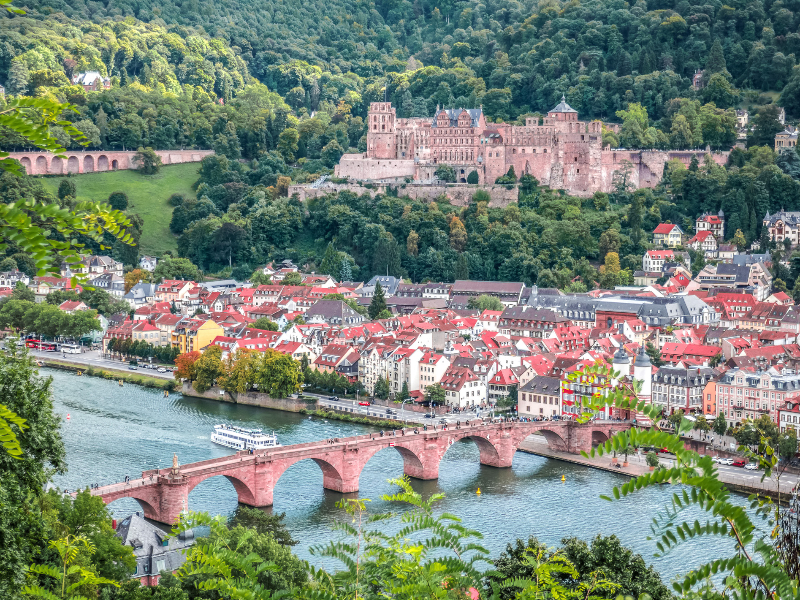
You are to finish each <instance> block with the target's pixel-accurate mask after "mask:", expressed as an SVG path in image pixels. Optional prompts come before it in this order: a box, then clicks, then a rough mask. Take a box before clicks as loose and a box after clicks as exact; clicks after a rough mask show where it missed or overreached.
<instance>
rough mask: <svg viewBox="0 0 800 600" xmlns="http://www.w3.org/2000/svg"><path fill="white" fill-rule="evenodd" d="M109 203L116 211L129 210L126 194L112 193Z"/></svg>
mask: <svg viewBox="0 0 800 600" xmlns="http://www.w3.org/2000/svg"><path fill="white" fill-rule="evenodd" d="M108 203H109V204H110V205H111V208H113V209H114V210H125V209H127V208H128V194H126V193H125V192H111V195H110V196H109V197H108Z"/></svg>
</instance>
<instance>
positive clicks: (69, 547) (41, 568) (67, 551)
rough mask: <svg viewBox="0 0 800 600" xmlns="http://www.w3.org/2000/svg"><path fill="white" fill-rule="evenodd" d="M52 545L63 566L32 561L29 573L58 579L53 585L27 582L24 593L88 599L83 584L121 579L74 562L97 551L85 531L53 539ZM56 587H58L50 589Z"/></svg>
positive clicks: (66, 599)
mask: <svg viewBox="0 0 800 600" xmlns="http://www.w3.org/2000/svg"><path fill="white" fill-rule="evenodd" d="M49 545H50V548H51V549H52V550H55V551H56V552H57V553H58V556H59V558H60V562H61V564H60V567H61V568H60V569H57V568H56V567H53V566H51V565H31V566H30V567H28V576H29V578H31V579H34V578H35V577H36V576H37V575H38V576H43V577H46V578H50V579H53V580H55V585H54V586H48V588H51V589H48V588H45V587H42V586H41V585H39V584H38V583H33V584H31V585H27V586H25V588H24V589H23V590H22V593H23V595H25V596H30V597H32V598H42V599H43V600H88V598H87V597H86V596H83V595H81V594H79V593H78V591H79V590H80V589H81V588H85V587H89V586H98V585H113V586H115V587H119V583H117V582H116V581H113V580H111V579H106V578H105V577H99V576H98V575H97V574H96V573H94V572H93V571H90V570H88V569H85V568H83V567H82V566H80V565H78V564H75V563H76V562H78V560H79V559H80V558H81V556H87V555H88V556H91V555H92V554H94V552H95V547H94V544H92V542H91V541H89V539H88V538H86V537H85V536H82V535H68V536H67V537H65V538H61V539H58V540H51V541H50V544H49ZM52 589H55V591H51V590H52Z"/></svg>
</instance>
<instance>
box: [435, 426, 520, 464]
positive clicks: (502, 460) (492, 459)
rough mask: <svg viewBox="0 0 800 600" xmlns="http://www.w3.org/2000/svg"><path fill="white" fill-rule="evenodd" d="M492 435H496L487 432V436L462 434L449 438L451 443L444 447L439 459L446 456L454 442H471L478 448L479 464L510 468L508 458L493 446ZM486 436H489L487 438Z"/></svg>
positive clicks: (476, 433) (469, 433)
mask: <svg viewBox="0 0 800 600" xmlns="http://www.w3.org/2000/svg"><path fill="white" fill-rule="evenodd" d="M492 433H494V435H495V436H497V435H498V434H497V432H496V431H494V432H489V433H488V434H487V433H483V432H481V433H478V432H475V433H472V432H464V433H463V434H462V435H455V436H451V437H450V440H451V442H449V443H448V444H447V445H446V446H445V447H444V450H443V452H442V456H441V458H442V459H443V458H444V456H445V455H446V454H447V450H448V449H449V448H450V446H452V445H453V444H455V443H456V442H458V441H461V440H471V441H472V442H473V443H474V444H475V445H476V446H477V447H478V452H479V453H480V463H481V464H482V465H488V466H490V467H506V466H510V458H509V457H507V456H504V455H503V454H504V453H502V452H500V451H499V450H498V448H497V446H495V444H494V442H493V441H492V439H491V436H492ZM487 435H488V436H489V437H488V438H487ZM440 460H441V459H440ZM506 463H508V464H506Z"/></svg>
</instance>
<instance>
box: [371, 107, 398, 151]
mask: <svg viewBox="0 0 800 600" xmlns="http://www.w3.org/2000/svg"><path fill="white" fill-rule="evenodd" d="M395 121H396V117H395V109H394V108H393V107H392V104H391V102H372V103H371V104H370V105H369V112H367V123H368V125H369V129H368V130H367V156H368V157H369V158H397V129H396V123H395Z"/></svg>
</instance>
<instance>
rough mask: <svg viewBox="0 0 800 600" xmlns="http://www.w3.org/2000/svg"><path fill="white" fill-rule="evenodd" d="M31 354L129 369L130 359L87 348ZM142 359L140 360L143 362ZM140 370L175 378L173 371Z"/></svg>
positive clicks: (165, 377)
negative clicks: (77, 351)
mask: <svg viewBox="0 0 800 600" xmlns="http://www.w3.org/2000/svg"><path fill="white" fill-rule="evenodd" d="M30 354H31V355H32V356H35V357H36V358H39V359H42V360H58V361H61V362H67V363H72V364H75V365H80V366H83V367H94V368H97V369H119V370H121V371H127V370H128V364H129V363H128V361H126V360H112V359H110V358H105V357H103V355H102V354H101V352H100V351H99V350H87V351H86V352H82V353H80V354H62V353H61V352H43V351H41V350H30ZM141 362H142V361H140V363H141ZM138 370H139V371H141V372H142V374H143V375H150V376H151V377H162V378H164V379H174V378H173V376H172V373H170V372H167V373H159V372H158V371H156V370H155V369H144V368H142V367H139V369H138Z"/></svg>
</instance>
